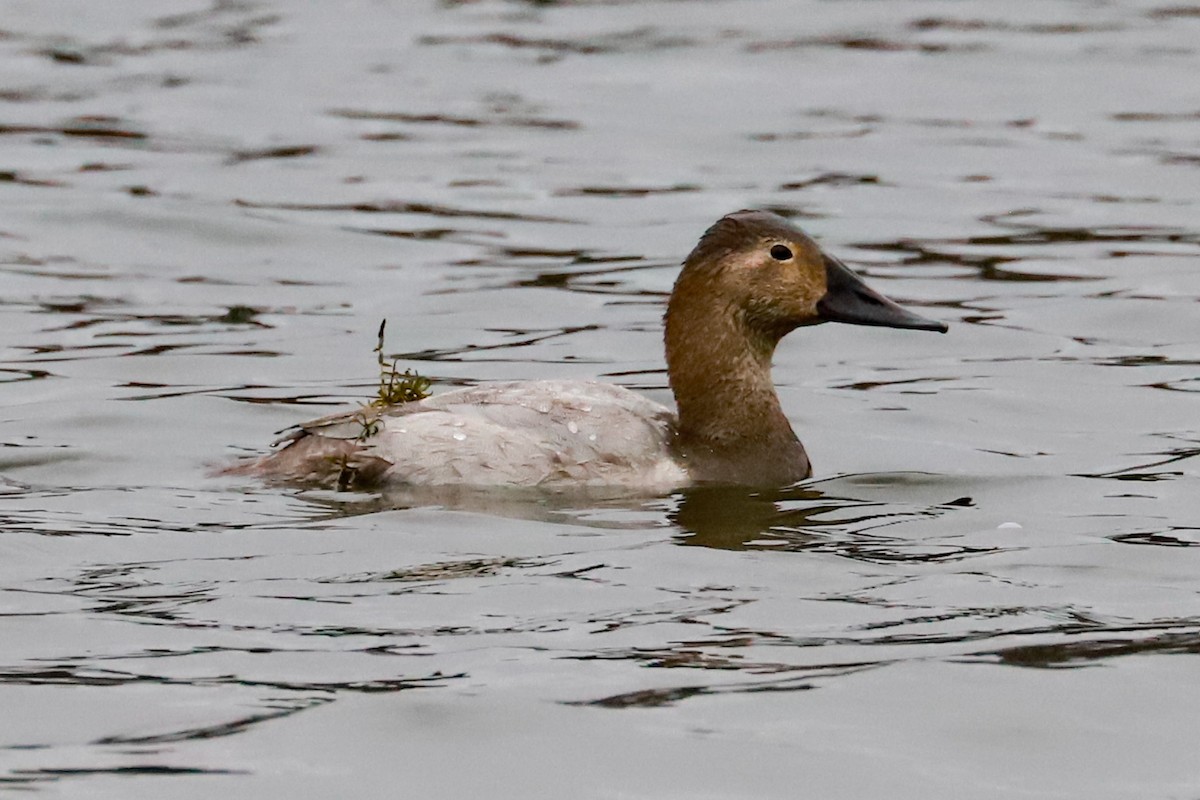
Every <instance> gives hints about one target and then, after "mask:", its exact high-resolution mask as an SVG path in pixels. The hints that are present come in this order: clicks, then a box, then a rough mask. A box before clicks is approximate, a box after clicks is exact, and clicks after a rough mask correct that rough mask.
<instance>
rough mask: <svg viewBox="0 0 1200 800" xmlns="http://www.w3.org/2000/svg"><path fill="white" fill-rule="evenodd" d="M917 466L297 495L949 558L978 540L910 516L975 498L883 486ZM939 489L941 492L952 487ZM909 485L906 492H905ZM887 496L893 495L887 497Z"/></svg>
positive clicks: (688, 541)
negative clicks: (762, 476) (799, 476)
mask: <svg viewBox="0 0 1200 800" xmlns="http://www.w3.org/2000/svg"><path fill="white" fill-rule="evenodd" d="M923 477H925V476H914V475H911V474H907V473H906V474H893V475H874V476H843V477H842V478H838V479H834V480H832V481H826V482H821V483H811V482H809V483H805V484H798V485H795V486H790V487H784V488H779V489H747V488H744V487H716V486H708V487H695V488H691V489H686V490H682V491H678V492H676V493H674V494H672V495H670V496H667V497H645V496H642V497H631V496H629V494H628V492H620V491H615V490H611V489H586V488H575V489H571V490H569V491H555V492H548V491H544V490H542V491H539V490H535V489H514V488H494V487H493V488H476V487H463V486H441V487H428V486H425V487H413V486H409V487H404V486H396V487H389V488H388V489H387V490H385V491H384V492H382V493H380V494H373V495H365V494H362V493H357V492H353V493H350V492H304V493H302V494H301V495H299V497H300V498H302V499H303V500H304V501H305V502H306V504H308V505H309V506H310V508H311V509H312V510H313V511H315V512H316V513H315V514H313V515H311V516H309V517H308V519H309V521H312V522H316V521H320V520H334V519H338V518H344V517H350V516H358V515H362V514H370V513H375V512H380V511H391V510H401V509H414V508H441V509H445V510H447V511H457V512H467V513H474V514H483V515H487V516H493V517H504V518H509V519H525V520H531V521H537V522H545V523H550V524H559V525H569V526H572V527H575V528H579V527H586V528H594V529H597V530H655V529H659V530H661V529H663V528H667V529H670V530H672V531H673V532H674V536H673V538H674V541H675V542H676V543H677V544H680V545H683V546H690V547H695V546H699V547H710V548H716V549H721V550H785V551H797V550H818V551H822V552H836V553H838V554H841V555H845V556H847V557H851V558H855V559H857V560H868V561H874V562H884V561H902V560H917V561H930V560H943V559H946V558H955V557H962V556H963V555H966V554H967V552H968V551H969V550H970V548H964V547H962V546H961V544H954V545H950V544H948V543H946V542H943V541H939V537H936V536H931V535H926V534H928V532H927V531H923V529H921V528H917V529H914V528H912V527H910V526H903V527H897V526H899V525H901V524H902V523H910V524H911V523H914V522H915V523H920V521H922V520H925V521H928V520H931V519H933V518H935V517H939V516H942V515H944V514H946V513H949V512H950V511H953V510H955V509H958V508H961V507H962V506H964V505H970V500H969V499H968V498H959V499H957V500H950V501H941V502H936V501H934V502H930V501H931V500H932V498H930V497H928V495H929V494H930V493H929V492H917V493H918V494H925V495H926V497H925V498H924V500H925V501H924V502H921V501H913V500H908V501H900V500H897V499H896V498H895V496H894V495H895V493H894V492H886V493H885V492H883V491H882V487H884V486H885V485H891V486H893V487H894V486H895V485H896V484H898V483H899V484H903V485H904V487H906V489H908V490H911V489H915V488H916V484H918V483H922V484H924V486H925V488H926V489H929V488H932V487H933V486H936V481H932V482H931V481H928V480H921V478H923ZM935 491H937V493H938V494H941V493H942V492H944V491H945V488H944V487H943V488H941V489H939V490H935ZM905 493H906V494H907V493H908V492H907V491H906V492H905ZM887 495H892V496H891V497H888V496H887Z"/></svg>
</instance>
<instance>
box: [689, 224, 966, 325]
mask: <svg viewBox="0 0 1200 800" xmlns="http://www.w3.org/2000/svg"><path fill="white" fill-rule="evenodd" d="M698 293H703V294H705V295H708V296H709V298H708V299H711V300H716V301H718V302H720V303H721V304H722V305H725V306H726V307H728V308H729V309H730V310H731V311H732V312H733V314H734V315H735V316H736V317H737V318H738V319H739V320H740V321H741V322H742V323H743V324H744V325H745V326H746V328H747V329H748V331H749V332H751V333H753V334H756V335H757V336H762V337H765V338H766V339H769V340H774V341H778V340H779V339H780V338H782V337H783V336H784V335H785V334H787V333H788V332H789V331H791V330H793V329H795V328H798V327H800V326H802V325H815V324H817V323H821V322H848V323H851V324H854V325H879V326H884V327H889V328H915V329H918V330H927V331H939V332H941V333H945V332H946V330H947V327H946V325H945V324H944V323H942V322H937V321H936V320H931V319H927V318H925V317H922V316H920V315H918V314H914V313H912V312H911V311H906V310H905V309H903V308H901V307H900V306H899V305H897V304H896V303H894V302H892V301H891V300H889V299H888V298H886V297H884V296H883V295H881V294H879V293H878V292H876V291H875V290H874V289H872V288H871V287H869V286H867V284H866V283H864V282H863V280H862V279H861V278H859V277H858V276H857V275H855V274H854V273H853V272H851V271H850V269H849V268H848V267H846V265H845V264H843V263H842V262H841V261H838V260H837V259H836V258H834V257H833V256H831V255H829V254H827V253H825V252H823V251H822V250H821V248H820V247H818V246H817V243H816V242H814V241H813V240H812V239H810V238H809V237H808V236H807V235H805V233H804V232H803V231H801V230H800V229H799V228H797V227H795V226H794V225H792V224H791V223H789V222H788V221H787V220H785V219H784V218H783V217H781V216H779V215H778V214H773V213H771V212H769V211H738V212H735V213H733V214H729V215H728V216H725V217H722V218H721V219H720V220H718V221H717V222H716V224H714V225H713V226H712V227H711V228H709V229H708V231H707V232H706V233H705V234H704V236H703V237H701V239H700V242H699V243H698V244H697V245H696V247H695V249H694V250H692V252H691V255H689V256H688V258H687V261H685V262H684V265H683V271H682V272H681V273H680V276H679V282H678V283H677V284H676V287H675V294H677V295H679V294H682V295H685V296H687V295H691V296H692V299H693V301H694V300H697V299H699V298H698V297H696V295H697V294H698ZM679 299H681V300H682V299H683V298H679ZM675 302H676V298H675V297H674V296H673V298H672V304H674V303H675ZM756 338H757V337H756Z"/></svg>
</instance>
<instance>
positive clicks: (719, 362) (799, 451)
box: [666, 287, 810, 485]
mask: <svg viewBox="0 0 1200 800" xmlns="http://www.w3.org/2000/svg"><path fill="white" fill-rule="evenodd" d="M709 306H712V307H709ZM717 306H718V302H717V301H715V299H714V298H713V296H712V295H711V294H708V293H706V292H686V291H682V292H681V291H679V287H677V289H676V291H675V292H674V293H673V296H672V299H671V302H670V305H669V306H668V310H667V319H666V352H667V374H668V376H669V378H670V381H671V390H672V391H673V392H674V393H675V402H676V405H677V407H678V409H679V426H678V444H679V451H680V456H681V457H682V458H683V459H684V461H685V463H686V464H687V468H688V470H689V472H690V473H691V474H692V476H693V478H695V479H697V480H700V481H713V482H720V483H740V484H760V485H767V484H774V485H780V484H786V483H792V482H794V481H797V480H801V479H803V478H807V477H808V476H809V474H810V469H809V464H808V457H807V455H806V454H805V452H804V447H803V445H801V444H800V441H799V440H798V439H797V438H796V434H795V432H793V431H792V426H791V424H790V423H789V422H788V419H787V417H786V416H785V415H784V413H783V408H782V407H781V406H780V404H779V396H778V395H777V394H776V393H775V384H774V383H773V382H772V380H771V358H772V356H773V355H774V354H775V346H776V345H777V344H778V343H779V339H780V338H781V337H782V335H783V332H779V333H774V332H763V331H761V330H758V329H756V328H754V327H753V326H751V325H749V324H748V323H747V321H746V320H745V318H744V316H743V315H742V314H741V312H735V313H733V314H730V310H729V309H728V307H717Z"/></svg>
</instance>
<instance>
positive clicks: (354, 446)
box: [228, 381, 683, 488]
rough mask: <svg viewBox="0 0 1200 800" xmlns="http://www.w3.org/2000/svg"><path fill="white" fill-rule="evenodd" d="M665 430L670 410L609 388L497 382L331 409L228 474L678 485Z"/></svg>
mask: <svg viewBox="0 0 1200 800" xmlns="http://www.w3.org/2000/svg"><path fill="white" fill-rule="evenodd" d="M673 435H674V415H673V414H672V412H671V411H670V410H669V409H667V408H666V407H664V406H661V405H659V404H658V403H655V402H653V401H651V400H649V399H647V398H645V397H642V396H641V395H638V394H636V393H634V392H631V391H629V390H628V389H624V388H621V387H618V386H612V385H609V384H602V383H593V382H587V381H526V382H511V383H498V384H487V385H484V386H479V387H470V388H466V389H458V390H455V391H451V392H445V393H443V394H439V395H435V396H433V397H429V398H425V399H424V400H420V401H416V402H412V403H404V404H401V405H397V406H390V407H385V408H377V407H374V406H364V407H362V408H359V409H357V410H355V411H352V412H341V413H336V414H330V415H328V416H325V417H321V418H319V419H315V420H312V421H310V422H306V423H303V424H301V425H299V426H297V427H296V428H294V429H291V430H289V431H286V432H284V435H283V436H282V437H281V438H280V439H279V440H278V441H277V442H276V444H277V445H283V447H282V448H281V449H279V450H278V451H277V452H275V453H273V454H271V455H269V456H266V457H264V458H261V459H257V460H255V461H251V462H245V463H244V464H243V465H239V466H235V467H234V468H232V469H231V470H228V472H233V473H236V474H254V475H258V476H260V477H264V478H266V479H268V480H282V481H286V482H302V483H315V484H320V485H326V486H331V485H332V486H337V487H339V488H347V487H349V486H355V485H369V484H373V483H379V482H388V483H402V484H414V485H439V484H477V485H517V486H535V485H548V484H549V485H552V484H564V485H565V484H592V485H637V484H638V483H639V482H641V481H644V480H648V479H650V480H652V481H653V482H654V483H656V484H659V483H664V482H665V483H672V484H674V485H679V484H680V483H681V482H683V481H682V479H681V478H680V475H682V472H681V471H680V470H679V469H678V467H677V466H675V465H674V463H673V461H672V460H671V456H670V443H671V439H672V437H673ZM660 473H661V474H660ZM667 473H669V475H667ZM676 473H678V474H676ZM664 475H667V477H666V478H663V476H664Z"/></svg>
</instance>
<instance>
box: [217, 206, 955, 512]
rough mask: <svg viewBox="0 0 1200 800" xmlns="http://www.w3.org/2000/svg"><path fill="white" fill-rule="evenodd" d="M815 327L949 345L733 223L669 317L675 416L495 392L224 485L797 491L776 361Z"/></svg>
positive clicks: (551, 387)
mask: <svg viewBox="0 0 1200 800" xmlns="http://www.w3.org/2000/svg"><path fill="white" fill-rule="evenodd" d="M821 322H848V323H851V324H855V325H879V326H885V327H890V328H915V329H918V330H929V331H940V332H943V333H944V332H945V331H946V329H947V328H946V325H945V324H943V323H941V322H937V321H934V320H931V319H926V318H925V317H921V316H918V315H917V314H914V313H912V312H910V311H906V310H905V309H903V308H901V307H900V306H898V305H897V304H896V303H894V302H892V301H891V300H889V299H887V298H886V297H884V296H883V295H881V294H879V293H878V292H876V291H874V290H873V289H871V288H870V287H868V286H867V285H866V284H865V283H864V282H863V281H862V279H861V278H859V277H858V276H857V275H855V274H854V273H853V272H851V271H850V269H849V268H847V267H846V266H845V265H844V264H842V262H841V261H839V260H837V259H836V258H834V257H833V256H830V255H828V254H826V253H824V252H823V251H822V250H821V249H820V247H818V246H817V244H816V242H814V241H813V240H812V239H810V238H809V237H808V236H807V235H805V234H804V233H803V232H802V231H801V230H799V229H798V228H796V227H795V226H793V225H791V224H790V223H789V222H787V221H786V220H785V219H783V218H782V217H780V216H778V215H776V214H773V213H770V212H767V211H738V212H736V213H733V214H729V215H728V216H725V217H722V218H721V219H720V220H718V221H717V222H716V223H715V224H714V225H713V226H712V227H710V228H709V229H708V231H706V232H705V234H704V235H703V236H702V237H701V238H700V241H699V243H698V244H697V245H696V247H695V249H693V250H692V252H691V254H690V255H689V256H688V257H687V260H686V261H685V262H684V264H683V269H682V271H681V272H680V273H679V277H678V278H677V280H676V281H675V287H674V289H673V290H672V291H671V298H670V300H669V301H668V303H667V312H666V325H665V327H666V360H667V374H668V377H669V380H670V384H671V390H672V392H674V395H675V402H676V406H677V409H678V410H677V412H672V411H671V410H670V409H668V408H666V407H665V406H662V405H659V404H658V403H655V402H653V401H651V400H648V399H647V398H645V397H642V396H641V395H639V394H636V393H634V392H632V391H630V390H629V389H625V388H623V387H620V386H614V385H611V384H605V383H597V382H592V381H567V380H549V381H517V382H509V383H494V384H488V385H484V386H478V387H472V388H467V389H459V390H456V391H451V392H445V393H443V394H439V395H435V396H432V397H428V398H425V399H423V400H419V401H415V402H411V403H404V404H400V405H394V406H389V407H386V408H383V409H378V408H374V407H364V408H362V409H360V410H358V411H355V412H352V413H343V414H336V415H332V416H328V417H323V418H321V419H318V420H315V421H313V422H309V423H306V424H303V425H300V426H298V427H297V428H296V429H295V430H294V431H292V432H291V433H290V434H288V435H286V436H285V437H284V438H283V439H281V440H280V442H279V444H283V445H284V446H283V447H282V448H281V449H279V450H278V451H276V452H275V453H272V454H270V455H267V456H264V457H262V458H257V459H252V460H247V461H243V462H241V463H239V464H236V465H234V466H233V467H230V468H229V469H227V470H226V471H225V472H226V473H227V474H240V475H255V476H258V477H261V478H264V479H267V480H272V481H286V482H293V483H305V484H316V485H324V486H336V487H339V488H349V487H372V486H380V485H389V484H390V485H413V486H447V485H457V486H499V485H511V486H526V487H529V486H535V487H546V488H555V487H562V488H566V487H572V486H575V487H613V488H624V489H630V490H636V491H639V492H644V493H662V492H666V491H671V490H673V489H678V488H683V487H685V486H689V485H696V484H710V483H712V484H728V485H744V486H783V485H787V484H791V483H794V482H796V481H799V480H802V479H804V478H807V477H809V476H810V475H811V474H812V467H811V465H810V464H809V460H808V455H807V454H806V453H805V451H804V446H803V445H802V444H801V443H800V440H799V439H798V438H797V437H796V434H795V432H794V431H793V430H792V426H791V424H789V422H788V419H787V417H786V416H785V415H784V413H783V408H782V407H781V406H780V403H779V397H778V395H777V394H776V393H775V386H774V383H773V382H772V380H771V358H772V355H773V354H774V352H775V346H776V345H777V344H778V343H779V341H780V340H781V339H782V338H783V337H784V336H786V335H787V334H788V333H790V332H791V331H793V330H795V329H796V328H798V327H802V326H805V325H815V324H818V323H821Z"/></svg>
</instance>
